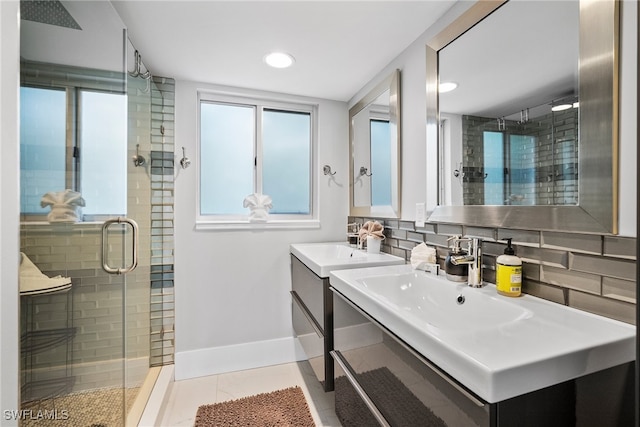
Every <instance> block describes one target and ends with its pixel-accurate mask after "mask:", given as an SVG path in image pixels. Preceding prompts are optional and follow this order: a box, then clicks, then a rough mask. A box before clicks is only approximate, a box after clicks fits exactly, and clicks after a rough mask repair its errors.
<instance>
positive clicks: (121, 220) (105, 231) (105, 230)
mask: <svg viewBox="0 0 640 427" xmlns="http://www.w3.org/2000/svg"><path fill="white" fill-rule="evenodd" d="M112 224H126V225H128V226H130V227H131V231H132V232H133V240H132V242H131V252H132V257H131V264H130V265H128V266H126V267H111V266H109V261H108V259H107V253H108V252H109V227H110V226H111V225H112ZM124 244H125V243H124V240H123V242H122V246H123V252H124ZM137 266H138V224H137V223H136V222H135V221H134V220H132V219H129V218H125V217H118V218H114V219H108V220H106V221H105V222H104V224H102V269H103V270H104V271H106V272H107V273H109V274H127V273H129V272H131V271H133V270H135V268H136V267H137Z"/></svg>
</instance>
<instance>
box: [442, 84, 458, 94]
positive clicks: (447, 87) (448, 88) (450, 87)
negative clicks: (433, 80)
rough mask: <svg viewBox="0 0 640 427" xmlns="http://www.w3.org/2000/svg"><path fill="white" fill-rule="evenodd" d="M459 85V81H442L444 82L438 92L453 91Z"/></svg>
mask: <svg viewBox="0 0 640 427" xmlns="http://www.w3.org/2000/svg"><path fill="white" fill-rule="evenodd" d="M457 87H458V83H454V82H442V83H440V84H439V85H438V92H440V93H446V92H451V91H452V90H454V89H455V88H457Z"/></svg>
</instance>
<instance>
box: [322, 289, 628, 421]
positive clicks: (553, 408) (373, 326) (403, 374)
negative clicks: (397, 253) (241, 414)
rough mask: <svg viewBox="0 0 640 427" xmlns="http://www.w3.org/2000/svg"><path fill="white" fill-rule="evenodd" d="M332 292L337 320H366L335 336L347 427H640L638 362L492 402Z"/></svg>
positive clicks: (338, 402) (338, 393)
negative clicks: (638, 415) (636, 420)
mask: <svg viewBox="0 0 640 427" xmlns="http://www.w3.org/2000/svg"><path fill="white" fill-rule="evenodd" d="M331 290H332V291H333V292H334V294H335V295H334V307H335V310H334V314H335V315H336V316H338V315H342V314H341V313H340V311H342V310H348V311H352V312H353V314H357V315H358V316H360V317H359V318H360V319H362V322H361V323H360V324H357V325H356V324H352V325H349V326H348V327H346V328H339V327H336V328H335V331H334V332H335V340H336V341H335V342H336V345H335V348H334V349H333V350H332V351H331V355H332V357H333V358H334V359H335V361H336V367H335V375H336V378H335V408H336V414H337V415H338V418H339V419H340V421H341V423H342V424H343V425H344V426H349V427H359V426H362V427H370V426H375V425H378V424H379V425H383V426H387V425H389V426H434V427H440V426H449V427H452V426H454V427H457V426H483V427H484V426H487V427H497V426H500V427H513V426H518V427H521V426H531V427H540V426H549V427H551V426H553V427H556V426H625V425H633V398H632V396H633V364H631V363H630V364H625V365H621V366H618V367H615V368H611V369H608V370H606V371H601V372H598V373H595V374H591V375H588V376H585V377H582V378H578V379H576V380H572V381H567V382H564V383H561V384H558V385H555V386H552V387H548V388H545V389H542V390H538V391H535V392H532V393H528V394H525V395H522V396H518V397H515V398H512V399H508V400H505V401H502V402H498V403H488V402H485V401H484V400H483V399H482V398H480V397H479V396H477V395H475V394H474V393H473V392H472V391H470V390H468V389H467V388H465V386H464V385H462V384H461V383H459V382H458V381H456V380H455V379H453V378H451V377H450V376H449V375H448V374H447V373H445V372H443V371H442V370H441V369H439V368H438V367H437V366H435V365H434V364H433V363H431V362H430V361H429V360H428V359H426V358H425V357H423V356H422V355H421V354H418V353H417V352H416V351H415V350H413V349H412V348H411V347H410V346H408V345H407V344H406V343H404V342H403V341H402V339H400V338H399V337H397V336H396V335H395V334H394V333H392V332H391V331H389V330H387V329H386V328H385V327H384V326H383V325H382V324H381V323H380V322H379V321H378V320H376V319H373V318H372V317H370V316H369V315H368V314H367V313H366V312H364V311H363V310H361V309H360V308H359V307H358V306H357V305H356V304H354V303H353V302H352V301H350V300H349V299H348V298H346V297H345V296H343V295H342V294H340V293H339V291H337V290H334V289H333V288H331ZM336 303H339V304H336ZM559 368H560V367H559Z"/></svg>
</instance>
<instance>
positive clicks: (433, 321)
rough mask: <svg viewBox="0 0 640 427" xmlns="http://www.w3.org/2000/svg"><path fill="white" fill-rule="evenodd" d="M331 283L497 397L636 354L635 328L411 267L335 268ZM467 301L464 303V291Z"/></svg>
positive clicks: (478, 389)
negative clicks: (448, 278) (503, 294)
mask: <svg viewBox="0 0 640 427" xmlns="http://www.w3.org/2000/svg"><path fill="white" fill-rule="evenodd" d="M330 281H331V286H333V287H334V288H335V289H336V290H337V291H339V292H340V293H342V294H343V295H344V296H346V297H347V298H349V299H350V300H351V301H353V302H354V303H355V304H356V305H358V306H359V307H360V308H362V309H363V310H364V311H366V312H367V313H368V314H369V315H370V316H372V317H373V318H374V319H376V320H377V321H378V322H380V323H381V324H383V325H384V326H385V327H386V328H387V329H389V330H390V331H391V332H393V333H394V334H395V335H397V336H398V337H400V338H401V339H402V340H404V341H405V342H406V343H407V344H409V345H410V346H411V347H413V348H414V349H415V350H417V351H418V352H419V353H420V354H422V355H423V356H424V357H426V358H427V359H429V360H430V361H431V362H433V363H435V364H436V365H438V366H439V367H440V368H441V369H442V370H444V371H445V372H447V373H448V374H450V375H451V376H453V377H454V378H456V379H457V380H458V381H459V382H460V383H462V384H464V385H465V386H466V387H468V388H469V389H470V390H472V391H473V392H475V393H476V394H477V395H478V396H480V397H481V398H483V399H484V400H486V401H487V402H490V403H494V402H499V401H501V400H504V399H509V398H511V397H515V396H519V395H522V394H525V393H528V392H531V391H534V390H539V389H541V388H544V387H547V386H551V385H554V384H558V383H561V382H564V381H567V380H570V379H573V378H577V377H580V376H582V375H586V374H589V373H592V372H597V371H600V370H603V369H607V368H610V367H613V366H616V365H620V364H622V363H626V362H630V361H632V360H634V359H635V335H636V329H635V326H633V325H629V324H626V323H623V322H618V321H615V320H611V319H608V318H605V317H602V316H597V315H594V314H590V313H587V312H583V311H580V310H575V309H572V308H569V307H565V306H563V305H560V304H556V303H553V302H549V301H546V300H543V299H540V298H536V297H533V296H530V295H523V296H521V297H519V298H508V297H503V296H500V295H498V294H497V293H496V290H495V286H493V285H486V286H485V287H483V288H470V287H468V286H467V285H466V284H457V283H454V282H450V281H448V280H446V278H444V277H443V276H435V275H432V274H430V273H426V272H423V271H414V270H412V269H411V266H410V265H402V266H387V267H375V268H363V269H358V270H344V271H335V272H332V273H331V275H330ZM459 296H460V297H461V298H460V299H464V302H463V303H462V304H458V299H459V298H458V297H459Z"/></svg>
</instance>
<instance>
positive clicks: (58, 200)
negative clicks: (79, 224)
mask: <svg viewBox="0 0 640 427" xmlns="http://www.w3.org/2000/svg"><path fill="white" fill-rule="evenodd" d="M84 205H85V203H84V199H83V198H82V196H81V195H80V193H78V192H77V191H73V190H69V189H67V190H64V191H50V192H48V193H46V194H45V195H44V196H42V199H41V200H40V206H42V207H43V208H44V207H47V206H51V212H49V214H48V215H47V220H48V221H49V222H76V221H78V207H79V206H84Z"/></svg>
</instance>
